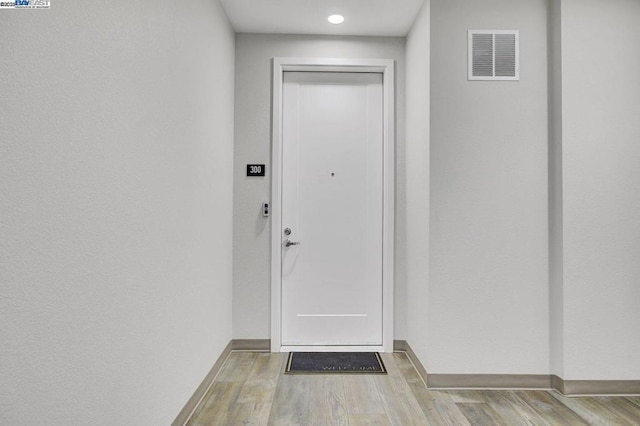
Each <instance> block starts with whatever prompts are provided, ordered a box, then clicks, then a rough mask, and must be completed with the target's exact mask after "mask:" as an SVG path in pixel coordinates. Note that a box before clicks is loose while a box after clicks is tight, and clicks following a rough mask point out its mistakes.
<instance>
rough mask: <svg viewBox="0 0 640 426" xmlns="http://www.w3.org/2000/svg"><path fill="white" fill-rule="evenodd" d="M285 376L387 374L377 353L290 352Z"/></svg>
mask: <svg viewBox="0 0 640 426" xmlns="http://www.w3.org/2000/svg"><path fill="white" fill-rule="evenodd" d="M284 372H285V373H286V374H387V370H386V369H385V368H384V363H383V362H382V359H381V358H380V354H379V353H377V352H291V353H290V354H289V360H288V361H287V368H286V369H285V371H284Z"/></svg>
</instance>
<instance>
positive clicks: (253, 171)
mask: <svg viewBox="0 0 640 426" xmlns="http://www.w3.org/2000/svg"><path fill="white" fill-rule="evenodd" d="M264 169H265V167H264V164H247V176H264Z"/></svg>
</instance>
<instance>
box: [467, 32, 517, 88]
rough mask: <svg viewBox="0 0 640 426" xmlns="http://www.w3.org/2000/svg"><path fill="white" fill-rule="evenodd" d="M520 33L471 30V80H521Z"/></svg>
mask: <svg viewBox="0 0 640 426" xmlns="http://www.w3.org/2000/svg"><path fill="white" fill-rule="evenodd" d="M519 56H520V54H519V34H518V31H502V30H469V80H519V79H520V65H519V60H520V58H519Z"/></svg>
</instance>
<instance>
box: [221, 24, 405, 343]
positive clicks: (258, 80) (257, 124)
mask: <svg viewBox="0 0 640 426" xmlns="http://www.w3.org/2000/svg"><path fill="white" fill-rule="evenodd" d="M276 56H282V57H286V56H289V57H334V58H340V57H352V58H385V59H395V60H396V158H397V159H398V161H397V164H396V218H397V219H396V294H395V298H396V306H395V308H396V309H395V311H396V317H395V322H396V324H395V326H396V327H395V328H396V336H395V338H396V339H404V338H405V335H404V330H405V329H406V291H405V286H404V282H405V269H406V268H405V263H404V259H405V250H404V241H405V224H404V215H405V214H404V204H405V192H404V188H405V182H404V161H403V160H404V157H405V151H404V146H405V145H404V140H405V130H404V129H405V115H404V107H405V97H404V87H405V83H404V74H405V62H404V57H405V40H404V38H388V37H331V36H299V35H296V36H290V35H266V34H237V36H236V104H235V105H236V107H235V114H236V115H235V159H234V165H235V176H234V178H235V179H234V211H233V215H234V240H233V259H234V267H233V282H234V284H233V286H234V287H233V337H234V338H235V339H268V338H270V322H271V313H270V312H271V296H270V295H271V285H270V267H271V265H270V242H269V241H270V240H269V238H270V227H271V222H270V219H265V218H263V217H262V216H261V213H260V205H261V203H262V202H263V201H268V200H269V199H270V192H271V180H270V175H271V167H270V156H271V74H272V73H271V69H272V64H271V59H272V58H273V57H276ZM248 163H264V164H266V165H267V176H266V177H264V178H255V177H254V178H247V177H246V176H245V173H246V164H248Z"/></svg>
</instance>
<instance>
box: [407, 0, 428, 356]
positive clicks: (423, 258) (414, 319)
mask: <svg viewBox="0 0 640 426" xmlns="http://www.w3.org/2000/svg"><path fill="white" fill-rule="evenodd" d="M429 11H430V1H429V0H425V2H424V4H423V6H422V9H421V10H420V12H419V13H418V16H417V17H416V20H415V21H414V23H413V27H412V29H411V31H410V32H409V34H408V35H407V52H406V54H407V141H406V185H407V186H406V198H407V206H406V223H407V225H406V226H407V230H406V247H407V248H406V259H407V260H406V262H407V340H408V342H409V343H410V345H411V347H412V349H413V350H414V352H415V353H416V355H417V356H418V358H419V359H420V360H421V361H422V363H423V364H425V363H426V360H427V354H428V349H429V347H428V345H427V333H426V329H427V294H428V278H429V125H430V122H429V100H430V97H429V83H430V78H429V75H430V64H429V57H430V35H431V34H430V29H431V27H430V14H429Z"/></svg>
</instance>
